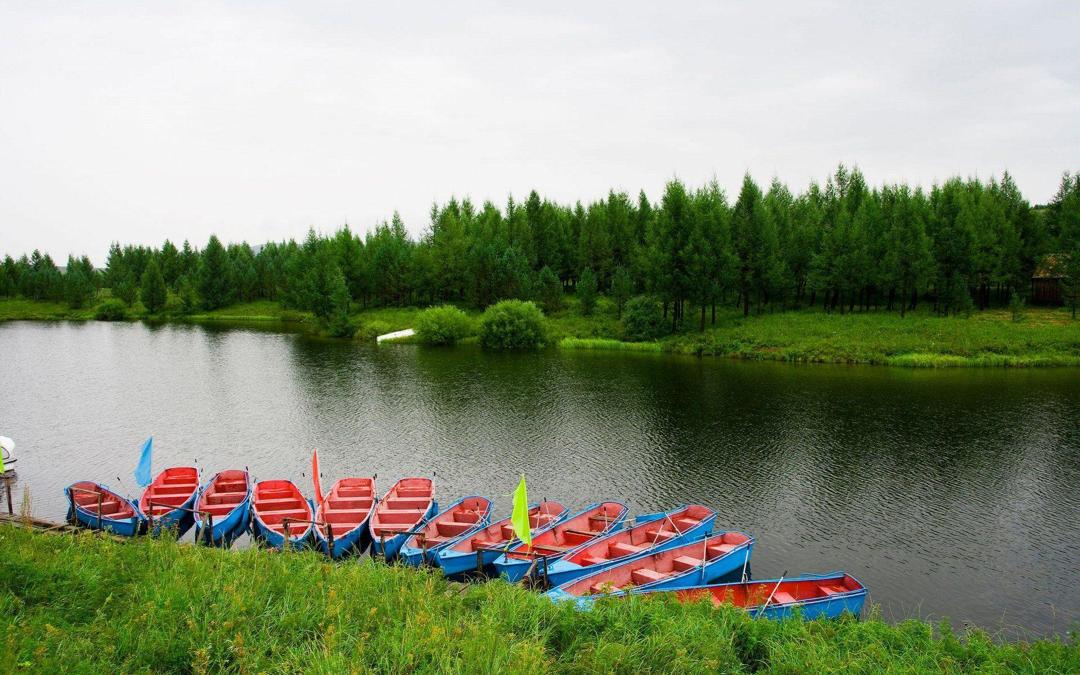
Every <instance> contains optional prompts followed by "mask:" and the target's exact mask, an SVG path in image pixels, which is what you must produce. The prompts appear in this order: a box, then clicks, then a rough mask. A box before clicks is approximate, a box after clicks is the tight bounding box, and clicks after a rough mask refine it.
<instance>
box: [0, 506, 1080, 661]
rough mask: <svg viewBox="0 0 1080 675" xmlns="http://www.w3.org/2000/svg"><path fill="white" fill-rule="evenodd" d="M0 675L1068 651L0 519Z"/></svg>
mask: <svg viewBox="0 0 1080 675" xmlns="http://www.w3.org/2000/svg"><path fill="white" fill-rule="evenodd" d="M0 551H2V552H3V555H0V630H2V635H3V637H2V638H0V669H3V670H4V671H5V672H12V671H17V670H20V669H25V670H27V671H34V672H53V671H58V670H63V671H75V672H87V673H90V672H114V671H124V672H130V671H151V670H152V671H167V672H188V671H194V672H205V671H240V672H257V671H275V672H296V671H301V670H302V671H307V672H312V671H314V672H347V671H352V670H358V671H365V670H377V671H390V672H412V671H418V672H469V673H475V672H515V673H539V672H548V671H556V672H623V673H638V672H680V673H689V672H703V671H728V672H731V671H749V670H757V669H770V670H775V671H781V672H810V671H817V672H821V671H837V670H844V671H853V672H880V671H888V670H892V671H909V672H915V671H926V670H946V671H977V670H981V671H1000V670H1016V671H1027V672H1036V671H1038V672H1070V671H1072V672H1076V671H1077V670H1078V669H1080V646H1078V644H1077V643H1076V641H1075V638H1074V639H1073V640H1071V641H1068V642H1066V641H1061V640H1042V641H1037V642H1034V643H1030V644H1027V643H1018V644H994V643H993V642H992V641H991V640H990V639H989V638H988V637H987V636H986V635H985V634H984V633H982V632H979V631H971V632H969V633H967V634H966V635H965V636H963V637H958V636H955V635H954V634H953V633H952V632H951V631H950V630H948V628H946V627H942V628H941V630H940V633H939V634H938V635H937V636H935V632H934V630H932V627H931V626H930V625H929V624H926V623H924V622H921V621H906V622H904V623H901V624H899V625H896V626H890V625H888V624H885V623H883V622H882V621H880V620H879V619H877V618H871V619H869V620H867V621H863V622H857V621H854V620H851V619H846V620H842V621H837V622H813V623H805V624H804V623H801V622H798V621H788V622H783V623H774V622H770V621H768V620H758V621H755V620H752V619H750V618H749V617H747V616H746V615H745V614H743V613H741V612H739V611H736V610H733V609H729V608H723V609H714V608H713V607H712V606H710V605H706V604H699V605H685V606H684V605H678V604H675V603H672V602H670V601H667V600H663V599H647V600H642V599H635V600H633V601H608V602H602V603H599V604H598V605H597V607H596V608H595V609H594V610H593V611H590V612H578V611H576V610H574V609H573V608H572V607H571V606H568V605H556V604H553V603H552V602H550V601H549V600H547V599H546V598H543V597H540V596H538V595H536V594H533V593H531V592H529V591H526V590H523V589H521V588H519V587H515V586H511V585H509V584H506V583H503V582H492V583H487V584H477V585H472V586H467V587H464V586H459V585H456V584H451V583H448V582H446V581H445V580H443V579H442V578H441V576H440V575H439V574H438V573H436V572H430V571H423V570H421V571H417V570H413V569H405V568H399V567H387V566H385V565H383V564H381V563H376V562H372V561H371V560H368V559H364V560H361V561H359V562H345V563H342V564H335V563H330V562H328V561H327V560H326V559H325V558H323V557H321V556H319V555H317V554H314V553H300V554H297V553H289V554H279V553H271V552H266V551H260V550H246V551H218V550H208V549H204V548H196V547H192V546H187V545H178V544H176V543H175V542H168V541H150V540H137V541H133V542H124V543H117V542H114V541H111V540H107V539H104V538H100V537H98V536H95V535H92V534H90V533H82V534H79V535H75V536H72V535H41V534H34V533H31V532H28V531H25V530H21V529H16V528H13V527H11V526H0Z"/></svg>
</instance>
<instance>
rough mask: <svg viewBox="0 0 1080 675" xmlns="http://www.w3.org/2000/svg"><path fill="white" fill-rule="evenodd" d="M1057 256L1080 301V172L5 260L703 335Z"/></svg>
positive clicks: (55, 287) (314, 297) (904, 297)
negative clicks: (1047, 191)
mask: <svg viewBox="0 0 1080 675" xmlns="http://www.w3.org/2000/svg"><path fill="white" fill-rule="evenodd" d="M1051 254H1052V255H1053V256H1054V259H1055V260H1057V261H1059V262H1060V263H1061V264H1062V265H1063V266H1064V267H1065V272H1067V273H1068V281H1067V282H1066V283H1065V284H1064V286H1065V292H1066V295H1067V297H1068V298H1069V299H1071V301H1072V303H1073V304H1074V306H1075V303H1076V297H1077V295H1078V293H1077V291H1078V290H1080V269H1077V268H1078V266H1080V175H1076V176H1073V175H1070V174H1065V176H1064V177H1063V179H1062V183H1061V187H1060V189H1059V191H1058V193H1057V195H1056V196H1055V198H1054V200H1053V201H1052V203H1051V204H1049V205H1047V206H1043V207H1032V206H1031V205H1030V204H1029V203H1028V202H1027V201H1026V200H1025V199H1024V197H1023V196H1022V195H1021V193H1020V191H1019V189H1018V188H1017V186H1016V184H1015V183H1014V181H1013V179H1012V177H1011V176H1010V175H1009V174H1008V173H1006V174H1004V175H1003V176H1002V178H1001V179H1000V180H996V179H991V180H989V181H986V182H984V181H981V180H976V179H968V180H963V179H959V178H954V179H951V180H949V181H946V182H945V183H943V184H941V185H935V186H934V187H933V188H931V189H930V190H929V191H928V192H927V191H924V190H922V189H921V188H914V189H913V188H910V187H908V186H906V185H885V186H882V187H878V188H871V187H870V186H869V185H868V184H867V182H866V179H865V178H864V177H863V175H862V173H860V172H859V171H858V170H857V169H852V170H849V169H847V168H845V167H844V166H840V168H839V169H838V170H837V171H836V172H835V174H834V175H832V176H831V177H830V178H829V179H828V180H827V181H826V182H825V184H824V185H819V184H811V185H810V186H809V188H808V189H806V190H805V191H804V192H802V193H801V194H798V195H796V194H793V193H792V192H791V191H790V190H789V189H788V188H787V186H785V185H784V184H783V183H781V182H780V181H778V180H774V181H773V182H772V183H771V184H770V185H769V186H768V187H767V188H766V189H762V188H761V187H760V186H759V185H758V184H757V183H755V182H754V180H753V179H752V178H751V177H750V176H749V175H747V176H746V177H745V178H744V180H743V183H742V186H741V188H740V190H739V193H738V195H737V196H736V197H735V200H734V202H731V201H729V199H728V197H727V195H725V193H724V191H723V190H722V189H721V188H720V187H719V186H718V185H717V184H716V183H715V182H714V183H710V184H708V185H705V186H704V187H701V188H699V189H696V190H691V189H688V188H687V187H686V186H685V185H684V184H683V183H682V182H680V181H678V180H673V181H671V182H670V183H668V185H667V186H666V189H665V191H664V194H663V195H662V197H661V199H660V201H659V202H658V203H654V202H652V201H650V200H649V199H648V198H647V196H646V195H645V194H644V192H642V193H640V194H639V195H638V196H637V198H636V199H635V198H631V196H630V195H628V194H626V193H622V192H614V191H612V192H610V193H609V194H608V195H607V197H606V198H604V199H602V200H599V201H596V202H593V203H590V204H588V205H584V204H582V203H580V202H578V203H576V204H574V205H573V206H571V205H566V204H557V203H555V202H552V201H550V200H547V199H544V198H541V197H540V195H538V194H537V193H536V192H535V191H534V192H532V193H530V194H529V196H528V198H527V199H526V200H525V201H524V202H520V203H519V202H517V201H515V200H514V199H513V198H511V199H509V200H508V202H507V204H506V206H505V207H504V208H502V209H500V208H498V207H497V206H495V205H494V204H492V203H490V202H486V203H484V204H483V205H482V206H480V207H477V206H476V205H474V204H473V203H472V202H470V201H469V200H467V199H466V200H461V201H459V200H456V199H452V200H450V201H449V202H447V203H445V204H441V205H439V204H436V205H434V206H433V207H432V210H431V219H430V224H429V226H428V228H427V229H426V230H425V232H424V233H423V235H422V236H421V237H420V238H419V239H418V240H416V239H413V238H411V237H410V236H409V234H408V233H407V231H406V229H405V226H404V224H403V223H402V221H401V219H400V218H399V217H398V215H397V214H394V217H393V219H392V220H391V221H390V222H384V223H381V224H379V225H378V226H377V227H375V229H374V230H372V231H371V232H369V233H367V234H366V235H365V236H363V237H361V236H359V235H357V234H356V233H354V232H352V231H351V230H350V229H349V228H348V227H345V228H343V229H341V230H339V231H338V232H337V233H336V234H334V235H333V236H329V237H320V236H318V235H317V234H316V233H315V232H314V231H312V232H310V233H309V235H308V237H307V239H306V240H305V241H303V242H299V243H298V242H296V241H292V240H290V241H287V242H280V243H269V244H266V245H264V246H261V247H258V248H252V247H251V246H249V245H248V244H246V243H245V244H230V245H228V246H224V245H223V244H222V243H221V242H220V241H218V239H217V238H216V237H212V238H211V239H210V241H209V243H208V244H207V245H206V246H205V247H204V248H203V249H201V250H197V249H195V248H194V247H192V246H191V245H190V244H189V243H187V242H184V244H183V246H181V247H180V248H177V247H176V246H175V245H174V244H172V243H171V242H169V241H166V242H165V243H164V244H163V245H162V246H161V247H160V248H148V247H141V246H125V247H121V246H120V245H119V244H114V245H113V246H112V247H111V248H110V250H109V255H108V260H107V264H106V269H105V270H104V272H102V273H97V272H95V271H94V270H93V268H92V267H91V266H90V264H89V261H88V260H87V259H86V258H81V259H76V258H69V260H68V266H67V268H68V272H67V274H65V275H61V274H60V273H59V271H58V270H57V269H56V266H55V264H53V262H52V260H51V259H50V258H49V257H48V256H47V255H42V254H40V253H38V252H35V253H34V254H33V255H31V256H29V257H26V256H24V257H22V258H20V259H19V260H12V259H11V258H10V257H8V258H6V259H5V260H4V263H3V270H2V272H3V273H2V275H0V294H4V295H13V294H21V295H24V296H26V297H31V298H38V299H66V300H68V301H69V302H72V303H73V304H74V303H79V302H86V301H87V300H88V299H89V297H91V295H92V293H93V289H94V288H95V287H101V286H105V287H108V288H110V289H112V293H113V295H114V296H116V297H119V298H121V299H122V300H123V301H125V302H127V303H128V304H131V303H132V302H134V301H135V299H136V298H137V297H139V296H140V294H141V295H142V296H143V297H144V303H145V302H146V299H145V298H146V296H147V293H146V287H147V286H148V284H149V285H151V286H155V287H157V286H159V285H160V286H161V287H163V288H167V289H169V290H171V291H172V293H173V294H174V295H175V296H176V297H177V298H178V302H179V303H180V305H181V307H183V308H185V309H189V310H190V309H193V308H195V307H203V308H206V309H214V308H217V307H221V306H224V305H227V304H230V303H233V302H240V301H251V300H257V299H267V300H278V301H281V302H282V303H283V304H284V305H285V306H287V307H290V308H295V309H301V310H311V311H314V312H315V314H316V315H317V316H319V317H320V318H321V319H323V320H324V321H326V322H328V323H330V322H333V321H334V320H341V319H342V317H344V316H346V315H347V313H348V310H349V307H350V303H355V304H357V305H361V306H367V305H372V304H378V305H408V304H433V303H440V302H457V303H467V304H470V305H473V306H477V307H484V306H487V305H489V304H491V303H494V302H496V301H498V300H502V299H508V298H518V299H534V300H539V301H541V303H542V304H543V305H544V306H545V307H546V308H547V309H549V310H552V309H557V307H558V306H559V304H560V303H561V301H562V297H563V294H564V292H566V291H569V290H574V291H576V292H577V293H578V294H579V295H581V296H582V298H583V300H584V301H585V303H584V304H585V309H586V311H588V309H590V308H591V304H592V300H591V298H594V297H595V295H596V293H597V292H600V293H604V294H607V295H609V296H610V297H612V299H613V300H614V301H615V303H616V305H617V306H618V307H619V308H620V311H621V307H622V305H623V303H624V302H625V301H626V300H627V299H628V298H630V297H631V296H633V295H637V294H643V293H644V294H650V295H653V296H655V297H656V298H657V299H658V300H659V301H660V302H661V303H662V305H663V312H664V317H665V318H666V319H667V320H668V321H669V322H670V327H671V329H673V330H675V329H678V328H679V327H680V325H681V324H683V323H684V321H687V320H686V316H687V313H688V312H695V313H696V314H697V315H698V316H697V321H696V322H695V323H697V325H698V326H699V327H701V328H703V327H704V326H705V325H706V323H707V321H708V320H709V317H711V319H712V320H713V321H715V317H716V307H717V306H718V305H725V304H727V305H735V306H738V307H740V308H741V309H742V311H743V313H744V314H750V313H752V312H763V311H776V310H781V309H787V308H800V307H807V306H810V307H814V306H817V307H821V308H822V309H823V310H825V311H829V312H839V313H844V312H852V311H866V310H869V309H871V308H883V309H886V310H889V311H897V312H900V313H901V314H903V313H905V312H907V311H909V310H912V309H915V308H916V307H917V306H918V305H919V304H920V303H922V302H925V303H930V304H932V306H933V308H934V310H935V311H937V312H939V313H942V314H946V313H957V312H963V311H968V310H970V309H973V308H979V309H983V308H986V307H988V306H991V305H995V304H996V305H1002V304H1006V303H1009V302H1010V300H1012V301H1014V302H1015V297H1017V296H1019V297H1021V298H1022V297H1023V296H1025V295H1026V294H1027V292H1028V290H1029V288H1030V279H1031V277H1032V274H1033V273H1034V271H1035V270H1036V267H1037V266H1039V265H1040V264H1041V263H1042V261H1043V260H1044V259H1045V257H1046V256H1047V255H1051ZM159 279H160V284H159ZM88 289H89V290H88ZM157 297H158V298H161V297H162V296H161V294H160V293H158V294H157ZM164 302H165V300H164V299H162V304H164Z"/></svg>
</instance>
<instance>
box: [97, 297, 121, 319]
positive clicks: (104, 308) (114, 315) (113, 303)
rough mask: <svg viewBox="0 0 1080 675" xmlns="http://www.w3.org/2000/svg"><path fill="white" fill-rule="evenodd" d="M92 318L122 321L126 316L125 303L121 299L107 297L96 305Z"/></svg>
mask: <svg viewBox="0 0 1080 675" xmlns="http://www.w3.org/2000/svg"><path fill="white" fill-rule="evenodd" d="M94 318H95V319H97V320H98V321H123V320H124V319H125V318H127V305H125V304H124V301H123V300H119V299H117V298H109V299H108V300H106V301H105V302H103V303H101V304H100V305H98V306H97V309H95V310H94Z"/></svg>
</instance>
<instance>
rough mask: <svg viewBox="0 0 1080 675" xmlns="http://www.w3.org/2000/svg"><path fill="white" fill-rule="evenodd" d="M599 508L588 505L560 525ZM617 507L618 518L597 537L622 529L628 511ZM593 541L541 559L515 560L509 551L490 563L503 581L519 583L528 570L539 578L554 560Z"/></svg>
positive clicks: (590, 540)
mask: <svg viewBox="0 0 1080 675" xmlns="http://www.w3.org/2000/svg"><path fill="white" fill-rule="evenodd" d="M599 506H600V504H599V503H597V504H590V505H589V506H588V507H586V508H585V509H583V510H581V511H579V512H577V513H575V514H573V515H570V516H567V517H566V518H564V519H563V521H562V523H561V524H569V523H570V521H573V520H575V519H577V518H579V517H581V516H583V515H585V514H587V513H589V512H591V511H594V510H596V509H597V508H598V507H599ZM619 506H620V507H621V511H620V515H619V517H618V518H616V519H614V521H613V522H610V523H609V524H608V527H607V528H606V529H605V530H604V531H603V532H598V533H597V536H598V537H599V536H603V535H606V534H608V533H611V532H615V531H616V530H620V529H622V527H623V524H624V522H625V520H626V515H627V511H628V509H627V508H626V505H624V504H619ZM556 527H558V526H556ZM552 529H555V528H552ZM593 541H595V537H594V538H591V539H589V540H588V541H586V542H583V543H582V544H580V545H578V546H574V547H571V548H568V549H567V550H566V551H563V552H562V553H558V554H555V555H548V556H545V557H543V558H516V557H512V556H513V553H514V551H510V552H509V553H504V554H500V555H499V556H498V557H497V558H496V559H495V560H494V561H492V563H491V564H492V566H493V567H494V568H495V570H496V572H497V574H498V575H499V576H501V577H503V578H504V579H506V580H507V581H509V582H510V583H516V582H518V581H521V580H522V579H524V578H525V577H526V576H527V575H529V574H530V570H535V573H536V574H537V575H538V576H541V577H542V576H544V572H545V571H549V570H550V569H551V567H550V566H551V565H552V564H553V563H554V562H555V561H556V560H558V559H560V558H564V557H566V556H567V555H570V554H571V553H573V552H574V551H575V550H576V549H579V548H582V547H583V546H586V545H588V544H591V543H592V542H593ZM519 546H520V544H519ZM534 565H535V567H534Z"/></svg>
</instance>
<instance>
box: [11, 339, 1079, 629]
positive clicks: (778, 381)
mask: <svg viewBox="0 0 1080 675" xmlns="http://www.w3.org/2000/svg"><path fill="white" fill-rule="evenodd" d="M0 387H2V390H0V435H7V436H11V437H13V438H14V439H15V440H16V442H17V443H18V448H17V451H16V455H17V457H18V458H19V462H18V464H17V465H16V466H17V468H18V472H19V480H18V483H17V484H16V488H15V490H16V500H18V499H19V496H20V495H21V494H22V490H23V488H26V489H28V490H29V493H30V498H31V501H32V504H33V512H34V514H35V515H37V516H39V517H45V518H50V519H57V520H59V519H61V518H62V517H63V515H64V511H65V503H64V499H63V495H62V490H63V488H64V486H65V485H68V484H70V483H72V482H74V481H77V480H84V479H87V480H99V481H101V482H104V483H106V484H110V485H113V486H117V484H118V483H117V476H119V478H120V479H121V483H120V485H121V486H123V485H126V486H127V488H128V489H130V488H132V487H133V484H134V481H133V480H132V477H131V472H132V470H133V469H134V466H135V463H136V459H137V454H138V451H139V447H140V445H141V443H142V441H143V440H145V438H146V437H147V436H148V435H151V434H152V435H153V436H154V447H155V454H154V467H155V471H156V470H158V469H160V468H163V467H165V466H168V465H177V464H190V463H191V462H193V461H194V460H196V459H197V460H198V462H199V464H200V466H201V467H202V468H203V469H204V471H207V472H213V471H216V470H219V469H224V468H239V467H244V466H247V467H249V468H250V469H251V471H252V472H253V473H254V474H255V476H256V478H258V479H268V478H290V479H294V480H296V481H297V483H298V484H299V485H300V486H301V488H302V489H304V490H305V491H310V489H311V488H310V480H309V478H302V476H301V474H302V473H308V472H309V466H310V451H311V448H313V447H318V448H319V454H320V458H321V461H322V469H323V473H324V475H325V476H326V478H325V479H324V481H325V482H326V483H329V482H330V481H332V480H334V479H336V478H338V477H341V476H345V475H371V474H376V473H377V474H378V484H379V487H380V488H381V489H383V490H385V489H386V488H388V487H389V486H390V484H391V483H392V482H393V481H395V480H396V479H397V478H399V477H402V476H407V475H429V476H430V475H431V474H432V473H433V472H434V474H435V483H436V487H437V490H438V493H439V497H440V501H442V502H444V503H448V502H449V501H450V499H451V498H455V497H457V496H461V495H465V494H483V495H487V496H490V497H491V498H493V499H495V500H496V505H497V510H498V512H499V513H500V514H501V513H504V512H509V509H510V493H511V491H512V490H513V488H514V486H515V484H516V481H517V478H518V475H519V474H520V473H522V472H524V473H525V474H526V475H527V477H528V483H529V492H530V495H531V496H532V497H533V498H539V497H547V498H549V499H555V500H559V501H562V502H563V503H566V504H567V505H570V506H582V505H584V504H586V503H588V502H591V501H595V500H600V499H621V500H624V501H626V502H627V503H628V504H629V505H630V506H631V508H632V509H633V511H634V512H642V511H654V510H659V509H665V508H669V507H672V506H675V505H679V504H683V503H688V502H697V503H702V504H706V505H709V506H712V507H713V508H715V509H717V511H718V512H719V514H720V516H719V518H718V519H717V524H718V527H721V528H723V529H737V530H741V531H744V532H747V533H749V534H752V535H754V536H755V537H756V538H757V544H756V546H755V549H754V557H753V559H752V572H753V575H754V577H755V578H769V577H773V576H778V575H779V574H780V573H782V572H783V571H784V570H788V571H790V572H791V573H797V572H823V571H829V570H833V569H838V568H843V569H845V570H846V571H848V572H849V573H851V574H853V575H855V576H856V577H857V578H859V579H860V580H862V581H863V582H864V583H866V584H867V585H868V586H869V588H870V590H871V600H872V601H873V602H875V603H877V604H879V605H880V606H881V611H882V614H883V616H884V617H885V618H886V619H890V620H899V619H903V618H907V617H911V616H918V617H923V618H930V619H939V618H941V617H949V618H950V619H951V620H953V621H954V622H955V623H957V624H960V623H962V622H968V623H974V624H978V625H981V626H983V627H985V628H987V629H989V630H990V631H993V632H1000V633H1001V634H1002V635H1003V636H1007V637H1015V636H1017V635H1020V636H1033V635H1045V634H1055V633H1056V634H1063V633H1065V632H1066V631H1067V630H1068V629H1069V628H1070V626H1071V625H1074V624H1075V622H1077V621H1078V620H1080V590H1078V588H1080V371H1077V370H1069V369H1057V370H1028V371H1022V370H974V369H959V370H944V371H922V370H904V369H887V368H873V367H834V366H820V365H814V366H792V365H787V364H761V363H739V362H732V361H726V360H721V359H704V360H700V359H693V358H681V357H672V356H665V355H655V354H633V353H629V354H628V353H618V352H548V353H542V354H524V355H522V354H516V355H491V354H485V353H483V352H481V351H479V350H477V349H473V348H468V347H462V348H457V349H423V348H419V347H411V346H403V345H392V346H386V345H384V346H382V347H371V346H358V345H354V344H349V343H343V342H335V341H324V340H319V339H315V338H311V337H306V336H302V335H297V334H287V333H279V332H271V331H269V330H265V329H258V328H232V327H213V326H212V327H204V326H148V325H144V324H106V323H86V324H75V323H26V322H13V323H7V324H0ZM308 476H310V473H308Z"/></svg>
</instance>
